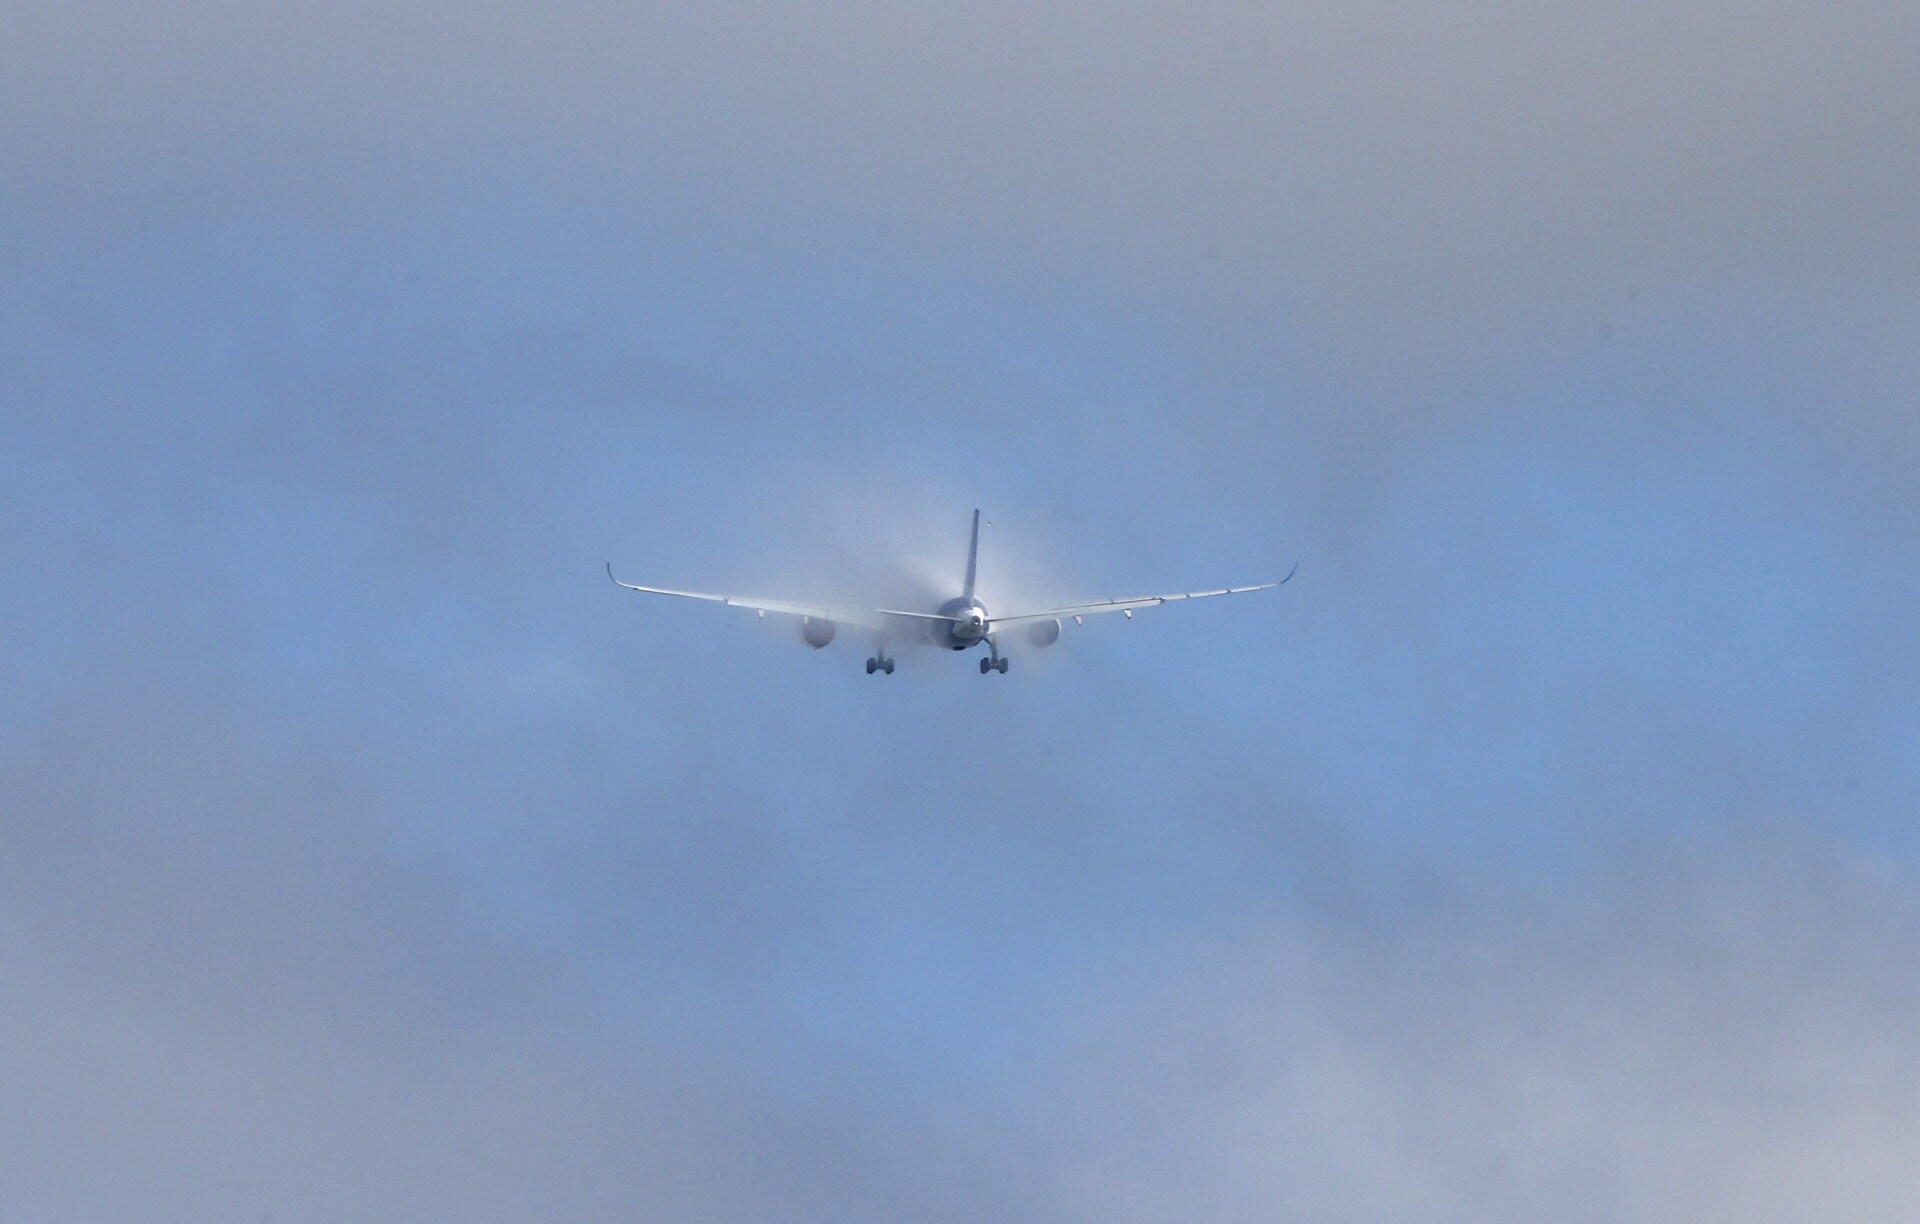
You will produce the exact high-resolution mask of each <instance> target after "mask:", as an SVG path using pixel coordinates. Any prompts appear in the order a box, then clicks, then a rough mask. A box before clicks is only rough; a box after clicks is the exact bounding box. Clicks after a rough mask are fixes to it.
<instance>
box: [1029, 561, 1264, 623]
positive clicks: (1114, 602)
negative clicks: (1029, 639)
mask: <svg viewBox="0 0 1920 1224" xmlns="http://www.w3.org/2000/svg"><path fill="white" fill-rule="evenodd" d="M1299 568H1300V567H1299V566H1298V565H1295V566H1294V567H1293V569H1290V570H1288V571H1287V576H1286V577H1285V578H1282V579H1280V581H1278V582H1262V583H1260V584H1259V585H1258V586H1243V587H1221V588H1220V589H1219V590H1217V591H1182V592H1178V593H1176V594H1172V595H1141V596H1138V597H1136V598H1133V599H1102V600H1098V601H1096V602H1093V603H1084V604H1073V605H1071V606H1069V607H1065V608H1048V609H1046V610H1045V611H1042V612H1021V613H1018V614H1016V615H1013V616H996V617H994V618H993V623H994V624H996V625H1005V624H1009V623H1017V622H1019V621H1031V620H1049V619H1053V618H1057V617H1062V616H1071V617H1073V618H1074V619H1075V620H1078V619H1079V618H1081V617H1083V616H1093V615H1096V614H1098V613H1101V612H1125V613H1126V614H1127V615H1128V616H1132V615H1133V610H1134V609H1135V608H1156V607H1159V606H1160V605H1161V604H1167V603H1175V602H1177V601H1179V600H1182V599H1209V598H1211V597H1213V596H1215V595H1245V594H1246V593H1247V592H1249V591H1270V590H1272V589H1273V588H1274V587H1277V586H1285V585H1286V584H1287V583H1288V582H1290V581H1292V579H1293V575H1294V574H1295V573H1296V572H1297V571H1298V570H1299Z"/></svg>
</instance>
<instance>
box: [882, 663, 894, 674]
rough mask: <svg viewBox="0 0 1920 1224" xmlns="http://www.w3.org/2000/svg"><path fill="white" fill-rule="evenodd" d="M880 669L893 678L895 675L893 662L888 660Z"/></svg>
mask: <svg viewBox="0 0 1920 1224" xmlns="http://www.w3.org/2000/svg"><path fill="white" fill-rule="evenodd" d="M880 669H881V670H882V671H884V672H886V673H887V674H888V675H889V676H891V675H892V674H893V660H892V659H888V660H887V661H886V662H885V663H882V664H881V665H880Z"/></svg>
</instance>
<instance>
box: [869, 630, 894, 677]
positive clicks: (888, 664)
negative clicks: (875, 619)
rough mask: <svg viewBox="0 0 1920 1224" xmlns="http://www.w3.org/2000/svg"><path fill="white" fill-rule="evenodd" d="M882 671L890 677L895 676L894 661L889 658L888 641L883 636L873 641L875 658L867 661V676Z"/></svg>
mask: <svg viewBox="0 0 1920 1224" xmlns="http://www.w3.org/2000/svg"><path fill="white" fill-rule="evenodd" d="M877 671H880V672H885V673H887V674H888V675H889V676H891V675H892V674H893V660H892V659H890V658H888V657H887V639H886V637H885V636H884V635H883V636H881V637H877V638H875V639H874V641H873V657H872V658H871V659H868V660H867V674H868V675H869V676H871V675H872V674H873V673H875V672H877Z"/></svg>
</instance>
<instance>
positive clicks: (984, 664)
mask: <svg viewBox="0 0 1920 1224" xmlns="http://www.w3.org/2000/svg"><path fill="white" fill-rule="evenodd" d="M992 670H993V660H992V659H982V660H980V674H981V675H983V676H984V675H986V674H987V673H988V672H990V671H992Z"/></svg>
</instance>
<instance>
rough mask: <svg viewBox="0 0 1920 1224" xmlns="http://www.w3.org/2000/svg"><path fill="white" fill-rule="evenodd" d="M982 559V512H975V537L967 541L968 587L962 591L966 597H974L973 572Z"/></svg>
mask: <svg viewBox="0 0 1920 1224" xmlns="http://www.w3.org/2000/svg"><path fill="white" fill-rule="evenodd" d="M979 560H980V512H979V511H978V510H975V511H974V512H973V539H972V540H970V541H968V543H967V589H966V590H964V591H962V592H961V595H962V596H963V597H964V598H967V599H972V598H973V574H974V569H975V567H976V566H977V564H978V563H979Z"/></svg>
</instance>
